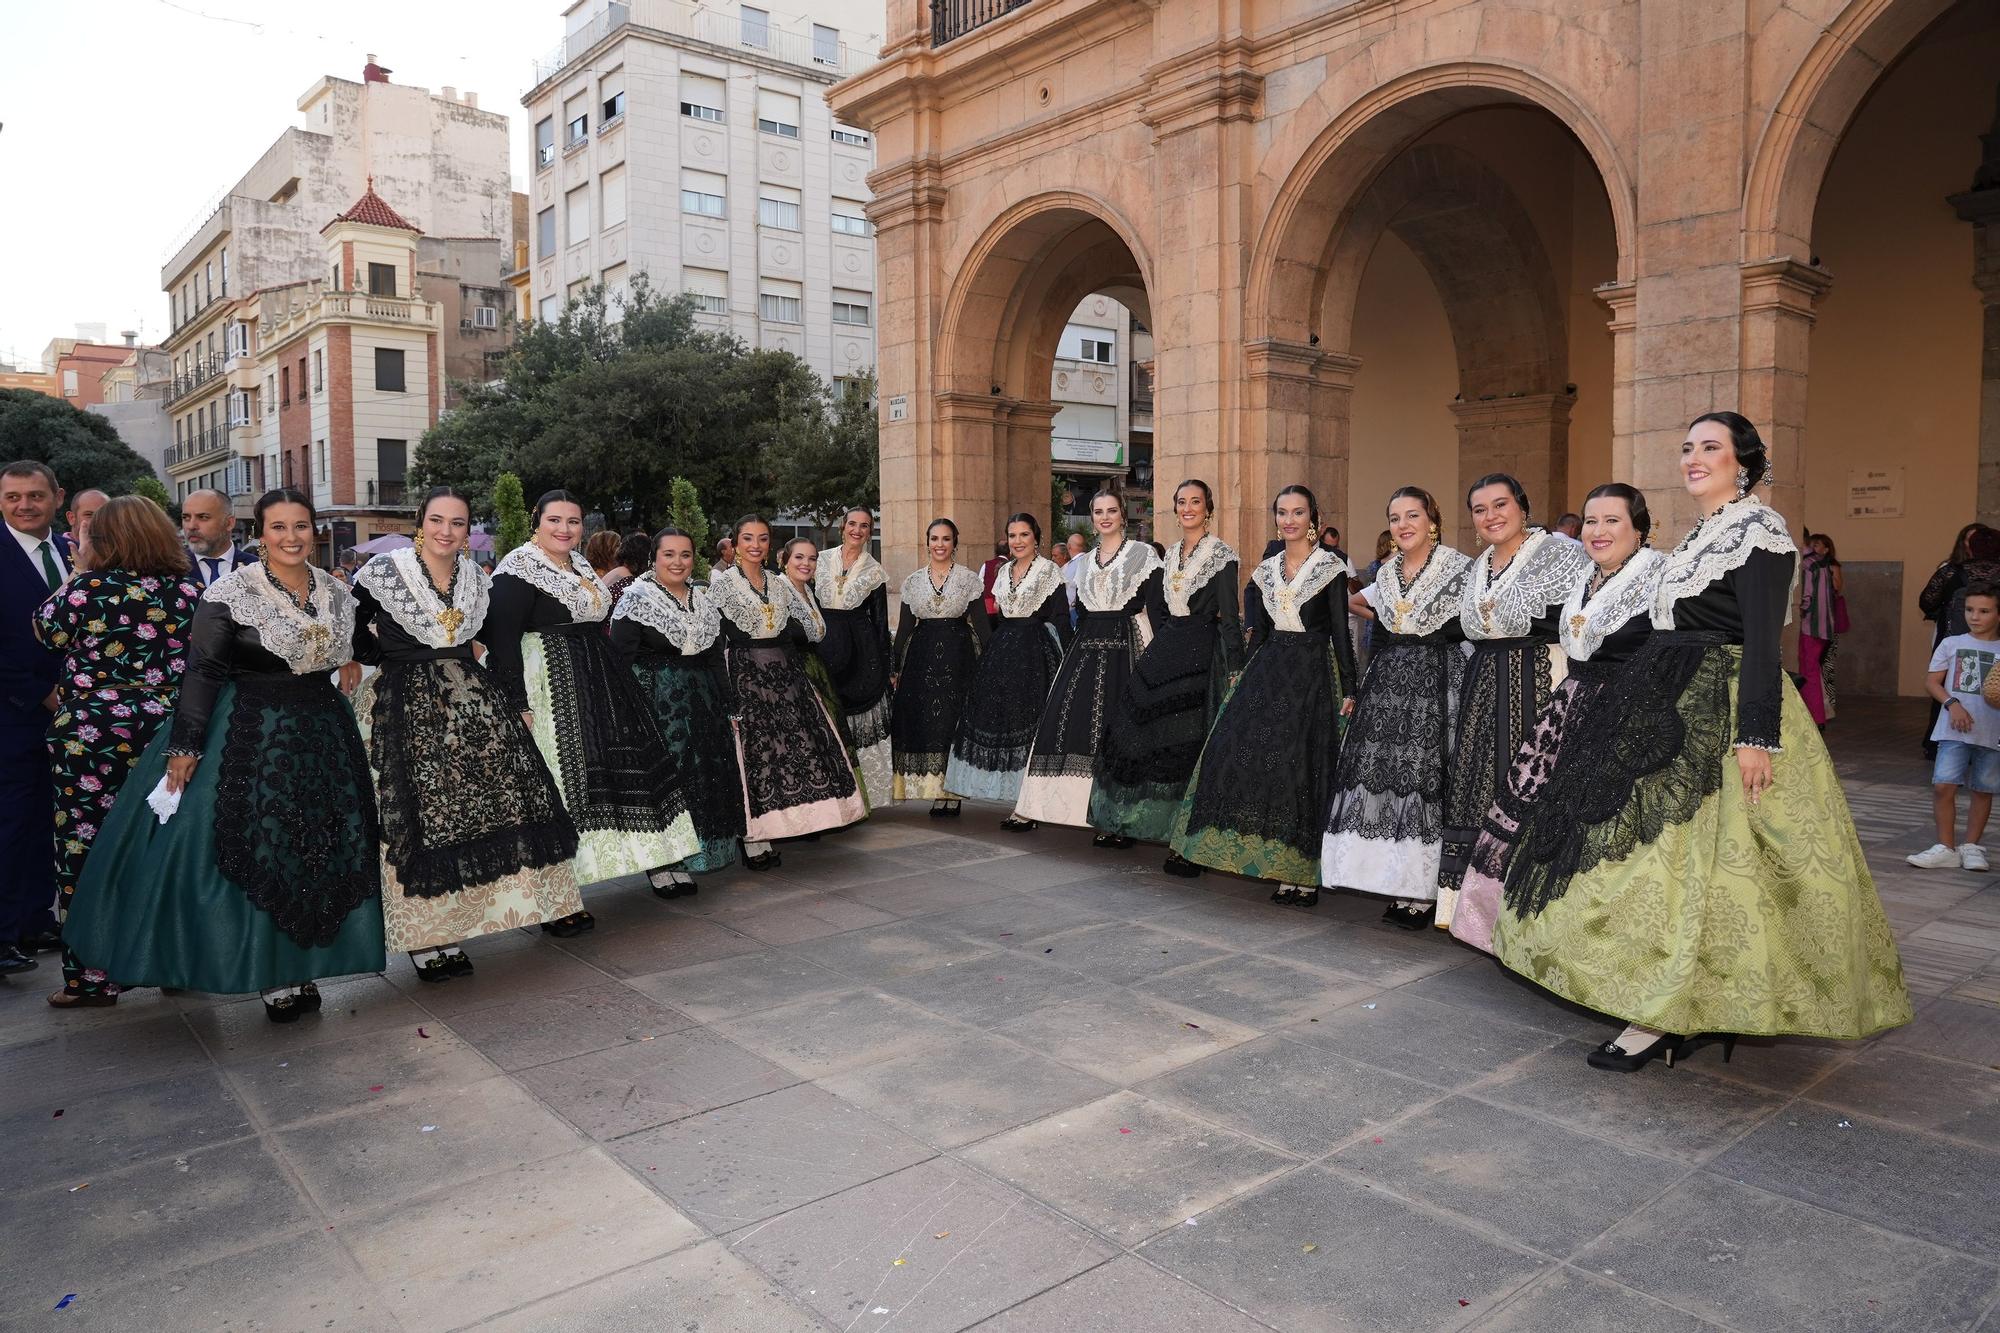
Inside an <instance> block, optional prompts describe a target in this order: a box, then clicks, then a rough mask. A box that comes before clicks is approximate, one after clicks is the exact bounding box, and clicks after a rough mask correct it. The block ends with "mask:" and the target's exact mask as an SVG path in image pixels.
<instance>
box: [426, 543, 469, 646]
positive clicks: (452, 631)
mask: <svg viewBox="0 0 2000 1333" xmlns="http://www.w3.org/2000/svg"><path fill="white" fill-rule="evenodd" d="M417 563H418V564H419V565H421V566H422V567H423V571H424V581H425V582H427V583H429V584H430V585H431V591H432V592H434V593H436V594H437V597H438V600H439V601H441V602H443V603H444V609H443V610H441V611H439V612H438V613H437V622H438V624H440V625H442V626H443V627H444V641H445V643H446V644H447V645H451V644H456V643H457V642H458V629H459V626H461V625H463V624H464V623H465V612H463V611H461V610H459V609H458V608H457V607H456V606H453V605H452V599H453V596H454V595H455V594H456V593H457V592H458V557H456V556H453V557H452V562H451V577H449V578H447V579H446V580H445V582H444V588H443V589H442V590H440V589H439V588H438V584H437V575H436V574H435V573H433V572H432V570H431V566H430V562H429V561H428V560H426V559H424V558H423V557H422V556H421V555H420V556H418V557H417Z"/></svg>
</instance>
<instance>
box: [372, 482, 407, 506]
mask: <svg viewBox="0 0 2000 1333" xmlns="http://www.w3.org/2000/svg"><path fill="white" fill-rule="evenodd" d="M409 502H410V499H409V483H408V482H406V481H403V480H402V479H400V478H398V479H396V480H394V481H389V480H381V481H371V482H369V483H368V503H369V504H371V505H407V504H409Z"/></svg>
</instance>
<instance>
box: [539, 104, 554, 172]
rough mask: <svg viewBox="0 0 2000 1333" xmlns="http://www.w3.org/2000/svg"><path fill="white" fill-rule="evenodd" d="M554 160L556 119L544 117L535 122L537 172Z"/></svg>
mask: <svg viewBox="0 0 2000 1333" xmlns="http://www.w3.org/2000/svg"><path fill="white" fill-rule="evenodd" d="M555 160H556V118H555V117H554V116H544V117H543V118H542V119H540V120H538V121H536V122H535V167H536V169H537V170H539V169H540V168H542V167H546V166H549V165H551V164H552V163H554V161H555Z"/></svg>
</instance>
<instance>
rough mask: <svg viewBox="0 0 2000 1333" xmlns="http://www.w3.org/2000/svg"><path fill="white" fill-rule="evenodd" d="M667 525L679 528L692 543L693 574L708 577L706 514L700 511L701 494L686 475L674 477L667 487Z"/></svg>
mask: <svg viewBox="0 0 2000 1333" xmlns="http://www.w3.org/2000/svg"><path fill="white" fill-rule="evenodd" d="M668 495H669V498H668V500H667V525H668V526H669V527H675V528H679V529H680V530H681V531H682V532H685V533H686V534H687V535H688V540H689V541H691V542H693V543H694V576H695V577H696V578H698V579H705V578H707V577H708V515H707V514H706V513H704V512H703V511H702V507H701V494H700V492H698V491H696V490H695V488H694V483H693V482H691V481H689V480H688V479H687V478H686V477H675V478H674V479H673V482H672V484H671V486H670V487H669V488H668Z"/></svg>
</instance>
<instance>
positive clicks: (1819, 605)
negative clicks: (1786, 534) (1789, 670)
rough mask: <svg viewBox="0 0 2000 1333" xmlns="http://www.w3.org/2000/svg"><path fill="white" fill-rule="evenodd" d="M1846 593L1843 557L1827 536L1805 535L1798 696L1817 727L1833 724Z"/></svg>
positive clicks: (1801, 590) (1800, 596)
mask: <svg viewBox="0 0 2000 1333" xmlns="http://www.w3.org/2000/svg"><path fill="white" fill-rule="evenodd" d="M1846 592H1847V583H1846V576H1845V575H1844V574H1843V573H1842V572H1841V568H1840V556H1839V555H1838V554H1836V553H1835V551H1834V548H1833V538H1831V537H1829V536H1827V535H1826V534H1825V533H1824V532H1810V533H1807V534H1806V550H1805V558H1804V559H1803V560H1801V561H1800V562H1799V675H1800V676H1801V677H1803V678H1804V683H1803V684H1801V685H1800V686H1799V694H1800V696H1801V697H1803V698H1804V699H1805V701H1806V711H1807V712H1808V713H1811V714H1812V720H1813V723H1814V725H1815V726H1818V727H1819V728H1821V729H1822V730H1824V729H1825V727H1826V724H1827V723H1829V722H1831V721H1833V714H1834V700H1833V654H1834V649H1835V646H1836V643H1837V642H1838V639H1839V636H1840V626H1839V621H1840V615H1839V614H1838V613H1839V611H1840V608H1841V607H1843V606H1844V605H1845V603H1844V602H1843V600H1842V598H1843V597H1844V596H1845V594H1846Z"/></svg>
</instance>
